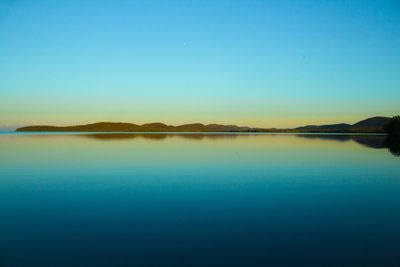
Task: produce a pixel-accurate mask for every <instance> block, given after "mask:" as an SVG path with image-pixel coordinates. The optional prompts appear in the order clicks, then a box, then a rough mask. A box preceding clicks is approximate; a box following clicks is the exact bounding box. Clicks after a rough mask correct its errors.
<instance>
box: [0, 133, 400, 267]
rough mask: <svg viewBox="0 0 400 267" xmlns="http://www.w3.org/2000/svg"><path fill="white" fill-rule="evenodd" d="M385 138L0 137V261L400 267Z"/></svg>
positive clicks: (398, 164)
mask: <svg viewBox="0 0 400 267" xmlns="http://www.w3.org/2000/svg"><path fill="white" fill-rule="evenodd" d="M386 139H387V137H386V136H370V135H366V136H351V135H307V134H305V135H290V134H284V135H278V134H257V135H253V134H241V135H236V134H218V135H211V134H185V135H180V134H128V133H119V134H105V133H97V134H95V133H84V134H82V133H81V134H68V135H66V134H34V133H33V134H32V133H30V134H1V135H0V266H1V267H17V266H18V267H28V266H29V267H30V266H38V267H39V266H40V267H47V266H49V267H63V266H65V267H79V266H82V267H83V266H85V267H87V266H96V267H101V266H110V267H111V266H112V267H118V266H143V267H145V266H185V267H187V266H243V267H251V266H363V267H365V266H379V267H385V266H397V267H398V266H400V158H399V157H396V147H394V148H393V147H389V146H388V145H387V142H386V141H385V140H386Z"/></svg>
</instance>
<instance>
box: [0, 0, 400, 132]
mask: <svg viewBox="0 0 400 267" xmlns="http://www.w3.org/2000/svg"><path fill="white" fill-rule="evenodd" d="M399 100H400V2H399V1H397V0H394V1H368V0H363V1H299V0H296V1H172V0H169V1H139V0H138V1H121V0H112V1H111V0H110V1H106V0H97V1H85V0H65V1H62V0H58V1H53V0H52V1H50V0H35V1H32V0H14V1H13V0H0V127H3V128H4V127H14V126H19V125H24V124H37V123H39V124H60V125H63V124H70V123H73V124H75V123H89V122H95V121H129V122H136V123H142V122H150V121H163V122H166V123H171V124H180V123H186V122H203V123H211V122H217V123H229V124H241V125H249V126H261V127H292V126H296V125H302V124H309V123H332V122H339V121H340V122H342V121H344V122H354V121H356V120H358V119H363V118H365V117H368V116H374V115H386V116H392V115H395V114H398V113H399V112H400V108H399V107H400V105H399Z"/></svg>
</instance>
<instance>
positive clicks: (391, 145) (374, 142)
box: [25, 133, 400, 156]
mask: <svg viewBox="0 0 400 267" xmlns="http://www.w3.org/2000/svg"><path fill="white" fill-rule="evenodd" d="M266 135H268V136H270V137H274V136H283V135H287V136H294V137H296V138H299V139H308V140H325V141H335V142H340V143H344V142H355V143H357V144H359V145H362V146H364V147H368V148H373V149H387V150H388V151H389V152H390V153H391V154H392V155H394V156H400V137H395V136H386V135H349V134H235V133H218V134H207V133H90V134H86V133H76V134H65V135H64V134H33V135H25V136H29V137H34V138H49V137H63V136H72V137H77V138H86V139H93V140H98V141H118V140H121V141H122V140H134V139H138V140H140V139H144V140H151V141H162V140H167V139H172V138H179V139H190V140H195V141H196V140H199V141H200V140H226V139H237V138H250V137H256V136H266Z"/></svg>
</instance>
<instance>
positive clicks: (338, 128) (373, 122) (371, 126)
mask: <svg viewBox="0 0 400 267" xmlns="http://www.w3.org/2000/svg"><path fill="white" fill-rule="evenodd" d="M389 120H390V118H387V117H373V118H369V119H366V120H362V121H359V122H357V123H355V124H353V125H351V124H346V123H339V124H328V125H308V126H302V127H298V128H294V129H275V128H272V129H267V128H251V127H243V126H236V125H222V124H208V125H204V124H201V123H192V124H183V125H178V126H173V125H167V124H164V123H160V122H157V123H146V124H143V125H138V124H133V123H123V122H98V123H92V124H86V125H76V126H48V125H39V126H26V127H21V128H18V129H17V132H309V133H382V132H384V131H383V126H384V125H386V124H387V123H388V122H389Z"/></svg>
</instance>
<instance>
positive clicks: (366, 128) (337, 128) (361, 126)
mask: <svg viewBox="0 0 400 267" xmlns="http://www.w3.org/2000/svg"><path fill="white" fill-rule="evenodd" d="M389 120H390V118H388V117H372V118H368V119H365V120H362V121H359V122H357V123H355V124H353V125H351V124H346V123H339V124H329V125H320V126H315V125H309V126H303V127H298V128H295V129H294V130H296V131H300V132H319V133H324V132H326V133H330V132H336V133H360V132H362V133H383V132H384V130H383V126H384V125H386V124H387V123H388V122H389Z"/></svg>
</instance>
